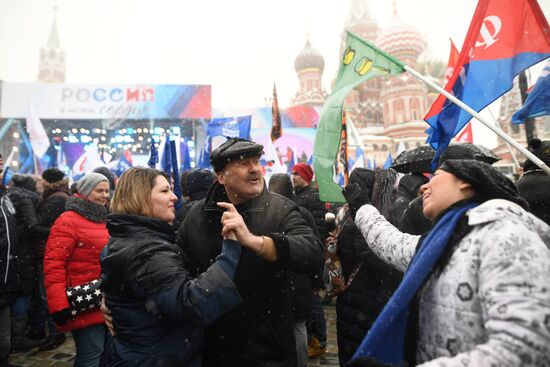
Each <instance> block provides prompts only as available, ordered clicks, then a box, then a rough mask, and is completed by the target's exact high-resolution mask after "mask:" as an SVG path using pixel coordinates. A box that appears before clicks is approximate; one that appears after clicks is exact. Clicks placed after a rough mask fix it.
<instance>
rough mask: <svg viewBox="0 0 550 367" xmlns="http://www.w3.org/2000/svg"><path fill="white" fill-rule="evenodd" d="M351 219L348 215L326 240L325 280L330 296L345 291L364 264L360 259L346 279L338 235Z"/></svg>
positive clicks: (326, 289)
mask: <svg viewBox="0 0 550 367" xmlns="http://www.w3.org/2000/svg"><path fill="white" fill-rule="evenodd" d="M349 220H351V219H350V218H349V217H348V218H347V219H346V220H345V221H344V222H343V223H340V224H339V225H338V226H337V227H336V229H334V230H333V231H331V232H329V236H328V237H327V239H326V240H325V244H324V245H325V246H324V248H325V265H324V268H323V280H324V282H325V291H326V293H327V295H328V296H329V297H335V296H338V295H340V294H342V293H344V291H345V290H346V289H347V288H348V287H349V286H350V284H351V282H352V281H353V278H355V276H356V275H357V273H358V272H359V270H361V267H362V266H363V261H360V262H359V263H358V264H357V265H356V266H355V268H354V269H353V271H352V272H351V274H350V276H349V278H348V280H347V281H346V278H345V277H344V272H343V271H342V263H341V261H340V259H339V258H338V237H339V236H340V232H341V231H342V228H344V226H345V225H346V223H347V222H348V221H349Z"/></svg>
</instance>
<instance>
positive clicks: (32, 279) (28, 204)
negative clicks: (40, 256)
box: [8, 186, 39, 295]
mask: <svg viewBox="0 0 550 367" xmlns="http://www.w3.org/2000/svg"><path fill="white" fill-rule="evenodd" d="M8 196H9V198H10V200H11V202H12V203H13V205H14V206H15V211H16V214H15V221H16V223H17V229H16V231H17V241H18V242H17V251H16V254H17V276H18V280H19V287H18V290H19V294H21V295H27V294H30V293H31V292H32V291H33V289H34V287H35V284H36V276H37V273H36V272H37V269H36V246H37V244H38V240H37V239H36V238H35V236H34V235H33V233H32V232H31V228H33V227H34V226H36V225H37V224H38V216H37V214H36V206H37V205H38V201H39V196H38V195H37V194H36V193H34V192H32V191H30V190H27V189H24V188H22V187H15V186H14V187H12V188H10V189H9V190H8Z"/></svg>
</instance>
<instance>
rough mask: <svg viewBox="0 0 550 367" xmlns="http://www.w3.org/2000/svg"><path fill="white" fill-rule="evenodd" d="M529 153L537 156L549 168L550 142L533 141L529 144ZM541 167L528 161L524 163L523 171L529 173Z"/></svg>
mask: <svg viewBox="0 0 550 367" xmlns="http://www.w3.org/2000/svg"><path fill="white" fill-rule="evenodd" d="M528 148H529V151H530V152H531V153H533V154H534V155H536V156H537V157H538V158H539V159H540V160H541V161H543V162H544V163H546V165H547V166H550V140H544V141H542V140H540V139H537V138H534V139H531V141H530V142H529V146H528ZM538 168H539V167H538V166H537V165H536V164H534V163H533V162H531V161H530V160H529V159H527V160H526V161H525V162H524V163H523V171H524V172H528V171H531V170H534V169H538Z"/></svg>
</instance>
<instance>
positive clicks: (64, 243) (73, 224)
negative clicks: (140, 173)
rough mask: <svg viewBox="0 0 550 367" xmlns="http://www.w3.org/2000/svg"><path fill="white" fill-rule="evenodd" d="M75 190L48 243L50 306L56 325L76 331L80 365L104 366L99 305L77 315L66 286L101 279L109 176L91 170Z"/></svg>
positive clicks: (46, 275)
mask: <svg viewBox="0 0 550 367" xmlns="http://www.w3.org/2000/svg"><path fill="white" fill-rule="evenodd" d="M76 189H77V193H76V194H75V195H73V196H71V197H70V198H68V199H67V201H66V210H65V212H63V214H61V215H60V216H59V218H57V220H56V221H55V223H54V225H53V226H52V229H51V231H50V235H49V237H48V241H47V242H46V249H45V252H44V285H45V289H46V298H47V302H48V310H49V313H50V315H51V316H52V318H53V320H54V322H55V323H56V325H57V330H58V331H60V332H66V331H71V333H72V335H73V339H74V341H75V346H76V357H75V365H76V366H79V365H87V366H88V365H99V360H100V358H101V355H102V353H103V346H104V344H105V338H106V337H107V330H106V328H105V324H104V320H103V316H102V315H101V311H100V310H99V305H97V306H96V307H95V308H91V309H90V310H88V311H86V312H83V313H79V314H76V313H75V310H74V309H73V308H72V306H71V304H70V303H69V300H68V298H67V293H66V291H67V288H68V287H76V286H78V285H85V284H88V283H91V282H92V281H94V280H97V279H99V276H100V273H101V267H100V264H99V254H100V253H101V251H102V250H103V248H104V247H105V245H106V244H107V241H108V240H109V233H108V232H107V226H106V219H107V214H108V210H107V203H108V200H109V180H107V178H106V177H105V176H103V175H102V174H99V173H95V172H94V173H89V174H87V175H86V176H84V177H82V178H81V179H80V180H79V181H78V184H77V186H76Z"/></svg>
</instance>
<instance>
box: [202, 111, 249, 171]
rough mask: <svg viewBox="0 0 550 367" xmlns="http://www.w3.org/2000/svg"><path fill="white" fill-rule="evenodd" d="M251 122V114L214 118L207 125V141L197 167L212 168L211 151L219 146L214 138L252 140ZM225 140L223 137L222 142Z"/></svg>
mask: <svg viewBox="0 0 550 367" xmlns="http://www.w3.org/2000/svg"><path fill="white" fill-rule="evenodd" d="M251 124H252V116H250V115H248V116H239V117H222V118H213V119H212V120H211V121H210V122H209V123H208V126H207V127H206V143H205V144H204V148H203V150H202V151H201V153H200V156H199V160H198V162H197V168H206V169H209V168H210V153H211V152H212V150H214V149H215V148H217V146H214V138H216V137H225V138H242V139H248V140H250V126H251ZM223 141H225V139H222V141H221V143H223ZM221 143H220V144H221ZM220 144H218V145H220Z"/></svg>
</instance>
